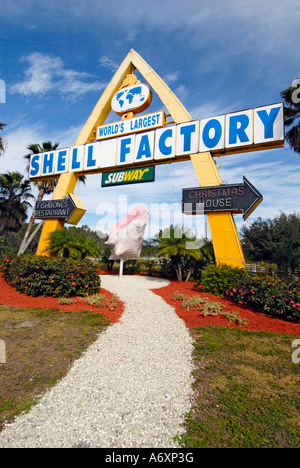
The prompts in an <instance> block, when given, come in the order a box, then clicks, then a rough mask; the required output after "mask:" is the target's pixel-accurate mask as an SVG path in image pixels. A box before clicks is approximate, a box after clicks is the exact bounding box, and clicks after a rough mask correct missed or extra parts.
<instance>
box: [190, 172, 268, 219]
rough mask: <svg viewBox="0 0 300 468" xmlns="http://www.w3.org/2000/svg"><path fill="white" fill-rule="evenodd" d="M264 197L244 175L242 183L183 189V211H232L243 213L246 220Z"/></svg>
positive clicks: (193, 212)
mask: <svg viewBox="0 0 300 468" xmlns="http://www.w3.org/2000/svg"><path fill="white" fill-rule="evenodd" d="M262 199H263V197H262V195H261V193H259V191H258V190H257V189H256V188H255V187H254V186H253V185H252V184H251V183H250V182H249V180H248V179H246V177H245V176H244V177H243V183H241V184H232V185H216V186H213V187H194V188H187V189H183V190H182V212H183V213H185V214H190V215H193V214H204V213H210V212H213V211H230V212H232V213H243V218H244V220H246V219H247V218H248V216H250V214H251V213H252V212H253V211H254V210H255V208H256V207H257V206H258V205H259V204H260V203H261V201H262Z"/></svg>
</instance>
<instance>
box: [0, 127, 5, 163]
mask: <svg viewBox="0 0 300 468" xmlns="http://www.w3.org/2000/svg"><path fill="white" fill-rule="evenodd" d="M5 125H6V124H5V123H0V131H1V132H3V127H5ZM5 149H6V141H5V139H4V138H3V136H0V156H2V155H3V154H4V152H5Z"/></svg>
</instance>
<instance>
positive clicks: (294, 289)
mask: <svg viewBox="0 0 300 468" xmlns="http://www.w3.org/2000/svg"><path fill="white" fill-rule="evenodd" d="M201 285H202V289H203V291H204V292H210V293H212V294H216V295H218V296H227V297H229V298H230V299H231V300H232V301H234V302H236V303H238V304H240V305H241V306H246V307H251V308H254V309H255V310H257V311H259V312H264V313H266V314H268V315H272V316H275V317H280V318H283V319H285V320H289V321H293V322H296V323H300V282H299V281H298V280H296V279H295V278H294V277H293V276H288V277H286V278H279V277H277V276H259V275H257V274H254V273H250V272H248V271H247V270H246V269H244V268H233V267H230V266H228V265H220V266H215V265H210V266H209V267H207V268H206V269H205V270H203V271H202V276H201Z"/></svg>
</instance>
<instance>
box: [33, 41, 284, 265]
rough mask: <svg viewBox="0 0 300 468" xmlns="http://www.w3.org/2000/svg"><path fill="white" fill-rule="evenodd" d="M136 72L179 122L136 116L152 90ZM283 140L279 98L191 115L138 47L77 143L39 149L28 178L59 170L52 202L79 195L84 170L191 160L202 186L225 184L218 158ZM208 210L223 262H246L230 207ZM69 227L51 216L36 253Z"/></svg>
mask: <svg viewBox="0 0 300 468" xmlns="http://www.w3.org/2000/svg"><path fill="white" fill-rule="evenodd" d="M134 70H137V71H138V72H139V73H140V74H141V75H142V76H143V78H144V79H145V80H146V82H147V83H148V85H149V86H150V87H151V88H152V89H153V90H154V92H155V93H156V94H157V95H158V97H159V98H160V100H161V101H162V103H163V104H164V105H165V107H166V108H167V110H168V112H169V114H170V116H171V117H172V118H173V122H169V123H168V122H166V116H165V114H164V112H162V111H159V112H156V113H152V114H147V115H143V116H141V117H136V116H135V114H136V113H140V112H142V111H143V110H145V109H146V108H147V106H148V105H149V104H150V102H151V99H152V94H151V90H150V89H149V88H148V86H146V85H143V84H142V83H140V82H139V81H138V80H137V77H136V76H135V75H134V73H133V72H134ZM143 99H144V100H143ZM125 102H126V105H125V104H124V103H125ZM112 107H113V110H114V111H115V112H116V113H117V114H118V115H122V120H121V121H118V122H114V123H112V124H105V125H104V123H105V120H106V118H107V117H108V115H109V113H110V111H111V108H112ZM282 146H284V124H283V105H282V104H281V103H279V104H273V105H270V106H264V107H260V108H256V109H249V110H247V111H242V112H236V113H232V114H227V115H223V116H218V117H215V118H211V119H205V120H203V121H193V120H192V118H191V116H190V114H189V113H188V111H187V110H186V109H185V107H184V106H183V105H182V103H181V102H180V101H179V99H178V98H177V97H176V96H175V94H174V93H173V92H172V91H171V90H170V88H169V87H168V86H167V85H166V83H165V82H164V81H163V80H162V79H161V78H160V76H159V75H158V74H157V73H156V72H155V71H154V70H153V69H152V68H151V67H150V66H149V65H148V63H146V62H145V60H143V58H142V57H140V55H139V54H137V52H135V50H133V49H132V50H131V51H130V52H129V53H128V55H127V56H126V57H125V59H124V61H123V62H122V64H121V65H120V67H119V69H118V70H117V71H116V73H115V75H114V76H113V78H112V80H111V81H110V83H109V84H108V86H107V88H106V89H105V91H104V92H103V94H102V96H101V97H100V99H99V101H98V103H97V104H96V106H95V108H94V110H93V112H92V114H91V115H90V117H89V118H88V120H87V122H86V124H85V125H84V127H83V129H82V131H81V132H80V135H79V136H78V138H77V141H76V143H75V146H74V147H72V148H68V149H63V150H57V152H56V153H55V154H54V153H48V154H40V155H34V156H33V157H32V158H31V165H30V172H29V177H30V178H32V179H35V180H37V179H45V178H49V177H52V178H53V177H55V176H57V175H58V174H59V181H58V184H57V187H56V190H55V192H54V195H53V200H58V199H61V198H62V197H68V196H69V195H70V194H73V191H74V189H75V186H76V182H77V180H78V177H79V175H82V174H95V173H103V172H107V171H108V170H110V171H112V170H116V169H124V170H126V169H130V168H133V167H135V168H137V166H139V167H140V168H141V167H145V166H151V165H157V164H166V163H171V162H175V161H186V160H189V159H190V160H191V161H192V163H193V166H194V169H195V171H196V174H197V178H198V181H199V185H200V186H201V187H210V186H215V185H221V184H222V180H221V177H220V175H219V172H218V169H217V167H216V164H215V161H214V159H213V156H223V155H225V154H233V153H237V152H246V151H255V150H261V149H270V148H278V147H282ZM81 208H82V207H81ZM83 209H84V207H83ZM207 216H208V219H209V224H210V231H211V236H212V241H213V246H214V251H215V257H216V261H217V263H226V264H229V265H232V266H238V267H244V266H245V260H244V256H243V252H242V248H241V244H240V240H239V236H238V233H237V229H236V226H235V222H234V219H233V216H232V213H231V212H218V213H213V212H212V213H208V214H207ZM75 221H76V220H75ZM63 226H64V222H63V221H61V220H59V219H53V220H46V221H45V224H44V228H43V231H42V235H41V239H40V243H39V246H38V250H37V255H47V252H46V247H47V243H48V241H49V235H50V234H51V232H53V231H54V230H57V229H62V227H63Z"/></svg>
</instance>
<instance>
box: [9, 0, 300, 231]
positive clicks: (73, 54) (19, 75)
mask: <svg viewBox="0 0 300 468" xmlns="http://www.w3.org/2000/svg"><path fill="white" fill-rule="evenodd" d="M1 3H2V5H1V32H0V79H2V80H4V81H5V83H6V103H1V104H0V121H1V122H6V123H7V127H6V129H5V136H6V138H7V141H8V149H7V152H6V154H5V156H4V157H3V158H1V160H0V172H6V171H14V170H19V171H20V172H22V173H24V174H25V160H24V159H23V157H22V156H23V155H24V154H26V152H27V151H26V147H27V145H28V144H29V143H41V142H43V141H45V140H49V139H50V140H52V141H53V142H54V141H55V142H59V143H60V147H64V146H72V145H73V144H74V143H75V140H76V138H77V136H78V135H79V133H80V130H81V129H82V127H83V126H84V124H85V122H86V120H87V119H88V117H89V115H90V114H91V112H92V110H93V108H94V106H95V105H96V103H97V101H98V99H99V98H100V96H101V94H102V92H103V91H104V89H105V87H106V86H107V84H108V83H109V81H110V80H111V78H112V76H113V74H114V73H115V71H116V70H117V68H118V67H119V65H120V64H121V62H122V61H123V59H124V58H125V56H126V55H127V53H128V52H129V50H130V49H131V48H133V49H135V50H136V51H137V52H138V53H139V54H140V55H141V56H142V57H143V58H144V59H145V60H146V61H147V62H148V63H149V65H150V66H151V67H152V68H153V69H154V70H155V71H156V72H157V73H158V74H159V75H160V76H161V77H162V78H163V79H164V80H165V81H166V83H167V84H168V85H169V86H170V88H171V89H172V90H173V91H174V93H175V94H176V95H177V96H178V98H179V99H180V100H181V101H182V103H183V104H184V106H185V107H186V109H187V110H188V111H189V113H190V114H191V115H192V117H193V119H202V118H206V117H214V116H217V115H220V114H224V113H229V112H234V111H239V110H243V109H249V108H252V107H259V106H263V105H268V104H272V103H277V102H280V101H281V98H280V92H281V91H282V90H283V89H285V88H286V87H288V86H289V85H290V84H291V83H292V82H293V80H295V79H296V78H299V77H300V70H299V36H300V32H299V24H300V6H299V0H290V1H289V2H286V3H284V2H282V0H280V1H279V0H252V1H250V0H248V1H243V0H239V1H237V0H224V2H220V1H216V0H209V1H208V0H201V1H197V0H185V1H184V2H182V1H177V0H173V1H171V0H164V1H161V0H160V1H158V0H151V1H150V2H145V1H142V0H130V1H126V0H123V1H121V0H111V1H109V2H107V1H104V0H86V1H85V2H83V1H77V0H73V1H72V2H71V1H69V0H60V1H58V0H52V1H51V2H45V1H43V0H42V1H41V0H40V1H37V0H26V1H22V0H15V1H14V2H11V0H2V2H1ZM21 42H24V43H21ZM38 44H40V45H38ZM42 44H48V45H42ZM58 46H59V47H58ZM160 109H164V106H163V105H162V104H161V103H160V102H159V101H158V99H154V100H153V103H152V107H150V109H149V110H148V111H147V112H149V111H150V112H151V111H156V110H160ZM109 119H110V121H113V120H118V119H119V117H118V116H117V115H112V114H111V115H110V116H109ZM218 164H219V165H221V168H220V169H219V172H220V175H221V177H222V180H223V182H224V183H240V182H242V180H243V175H245V176H246V177H247V178H248V179H249V180H250V182H252V183H253V184H254V185H255V186H256V187H257V189H258V190H259V191H260V192H261V193H262V195H263V197H264V200H263V202H262V203H261V204H260V205H259V207H258V208H257V209H256V210H255V212H254V213H253V214H252V215H251V216H250V217H249V219H248V221H247V223H251V222H252V221H254V220H255V219H256V218H257V217H262V218H264V219H265V218H268V217H273V216H275V215H277V214H279V212H280V211H284V212H286V213H293V212H295V211H296V212H299V211H300V209H299V200H300V182H299V181H300V156H299V155H297V154H296V153H294V152H293V151H292V150H291V149H290V148H289V146H288V145H287V144H286V146H285V148H284V149H275V150H268V151H262V152H253V153H240V154H237V155H228V156H225V157H222V158H219V159H218ZM197 185H198V184H197V179H196V175H195V173H194V170H193V167H192V164H191V163H190V162H184V163H174V164H170V165H169V164H168V165H163V166H158V167H156V182H154V183H151V184H140V185H132V186H126V187H118V188H107V189H101V176H100V175H95V176H88V179H87V183H86V186H82V185H81V186H80V185H78V187H77V188H76V192H75V193H76V194H78V195H79V196H80V198H81V199H82V201H83V203H84V204H85V206H86V208H87V213H86V214H85V216H84V217H83V218H82V221H81V224H87V225H89V226H90V227H91V228H94V229H95V228H97V229H101V230H104V231H105V229H106V230H108V228H109V227H110V225H111V224H112V223H113V222H114V220H115V218H116V217H117V219H116V221H117V220H118V217H119V216H120V217H122V216H123V215H125V214H126V211H127V210H128V209H130V208H131V207H132V205H133V204H134V203H142V204H145V205H146V206H147V208H148V209H149V211H150V221H151V223H152V224H151V229H150V228H149V232H148V233H147V234H150V235H152V234H154V233H155V230H157V228H158V227H164V226H166V225H167V224H168V222H169V220H171V222H175V223H181V222H182V218H183V219H184V222H185V224H187V225H189V223H190V224H191V227H192V228H193V229H197V232H198V234H199V233H200V234H203V232H204V229H205V222H204V217H203V216H200V217H199V216H198V217H197V219H196V218H195V217H192V218H193V219H191V217H190V218H189V219H186V218H187V217H186V216H184V217H183V216H182V215H181V191H182V188H183V187H193V186H197ZM163 203H167V204H168V206H171V207H172V209H171V219H169V218H170V216H169V215H170V213H169V214H168V213H167V214H166V213H165V214H160V215H159V216H158V214H157V213H158V210H159V208H162V206H163V205H162V204H163ZM173 217H174V219H173ZM235 221H236V224H237V226H238V228H239V229H240V227H241V226H242V225H243V218H242V216H241V215H235Z"/></svg>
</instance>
